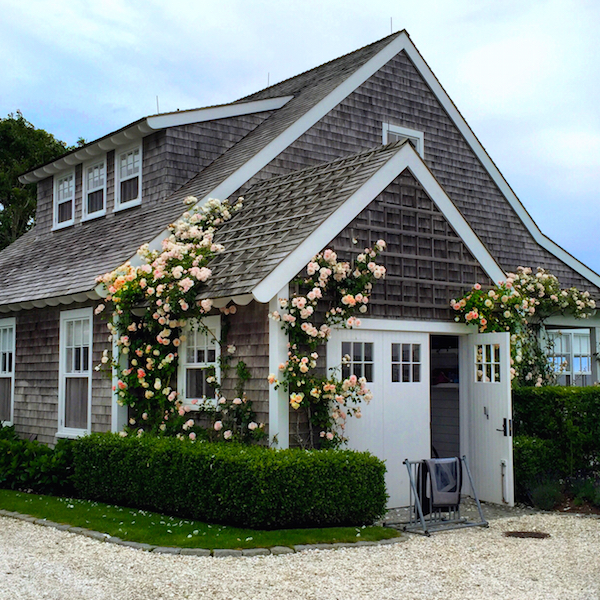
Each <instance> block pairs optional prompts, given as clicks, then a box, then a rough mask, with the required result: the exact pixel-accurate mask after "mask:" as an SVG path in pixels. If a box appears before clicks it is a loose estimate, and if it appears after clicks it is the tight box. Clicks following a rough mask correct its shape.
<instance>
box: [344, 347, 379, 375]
mask: <svg viewBox="0 0 600 600" xmlns="http://www.w3.org/2000/svg"><path fill="white" fill-rule="evenodd" d="M350 375H356V377H358V378H360V377H364V378H365V379H366V380H367V381H369V382H371V381H373V344H372V343H371V342H342V377H343V378H344V379H348V377H350Z"/></svg>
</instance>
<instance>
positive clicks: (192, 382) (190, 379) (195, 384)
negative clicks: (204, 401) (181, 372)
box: [185, 369, 204, 398]
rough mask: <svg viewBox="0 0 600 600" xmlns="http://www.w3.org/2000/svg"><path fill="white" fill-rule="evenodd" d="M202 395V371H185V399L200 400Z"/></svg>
mask: <svg viewBox="0 0 600 600" xmlns="http://www.w3.org/2000/svg"><path fill="white" fill-rule="evenodd" d="M203 395H204V371H203V370H202V369H186V383H185V397H186V398H202V396H203Z"/></svg>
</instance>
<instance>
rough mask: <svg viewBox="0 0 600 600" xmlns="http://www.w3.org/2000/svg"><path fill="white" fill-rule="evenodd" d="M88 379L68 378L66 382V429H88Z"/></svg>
mask: <svg viewBox="0 0 600 600" xmlns="http://www.w3.org/2000/svg"><path fill="white" fill-rule="evenodd" d="M87 424H88V378H87V377H67V378H66V381H65V427H70V428H73V429H87Z"/></svg>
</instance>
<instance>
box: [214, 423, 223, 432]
mask: <svg viewBox="0 0 600 600" xmlns="http://www.w3.org/2000/svg"><path fill="white" fill-rule="evenodd" d="M214 428H215V431H221V429H223V423H222V422H221V421H215V424H214Z"/></svg>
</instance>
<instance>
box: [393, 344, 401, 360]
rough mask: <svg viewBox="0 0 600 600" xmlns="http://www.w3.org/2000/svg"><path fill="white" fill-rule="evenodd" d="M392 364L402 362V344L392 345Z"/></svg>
mask: <svg viewBox="0 0 600 600" xmlns="http://www.w3.org/2000/svg"><path fill="white" fill-rule="evenodd" d="M392 362H400V344H392Z"/></svg>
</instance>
